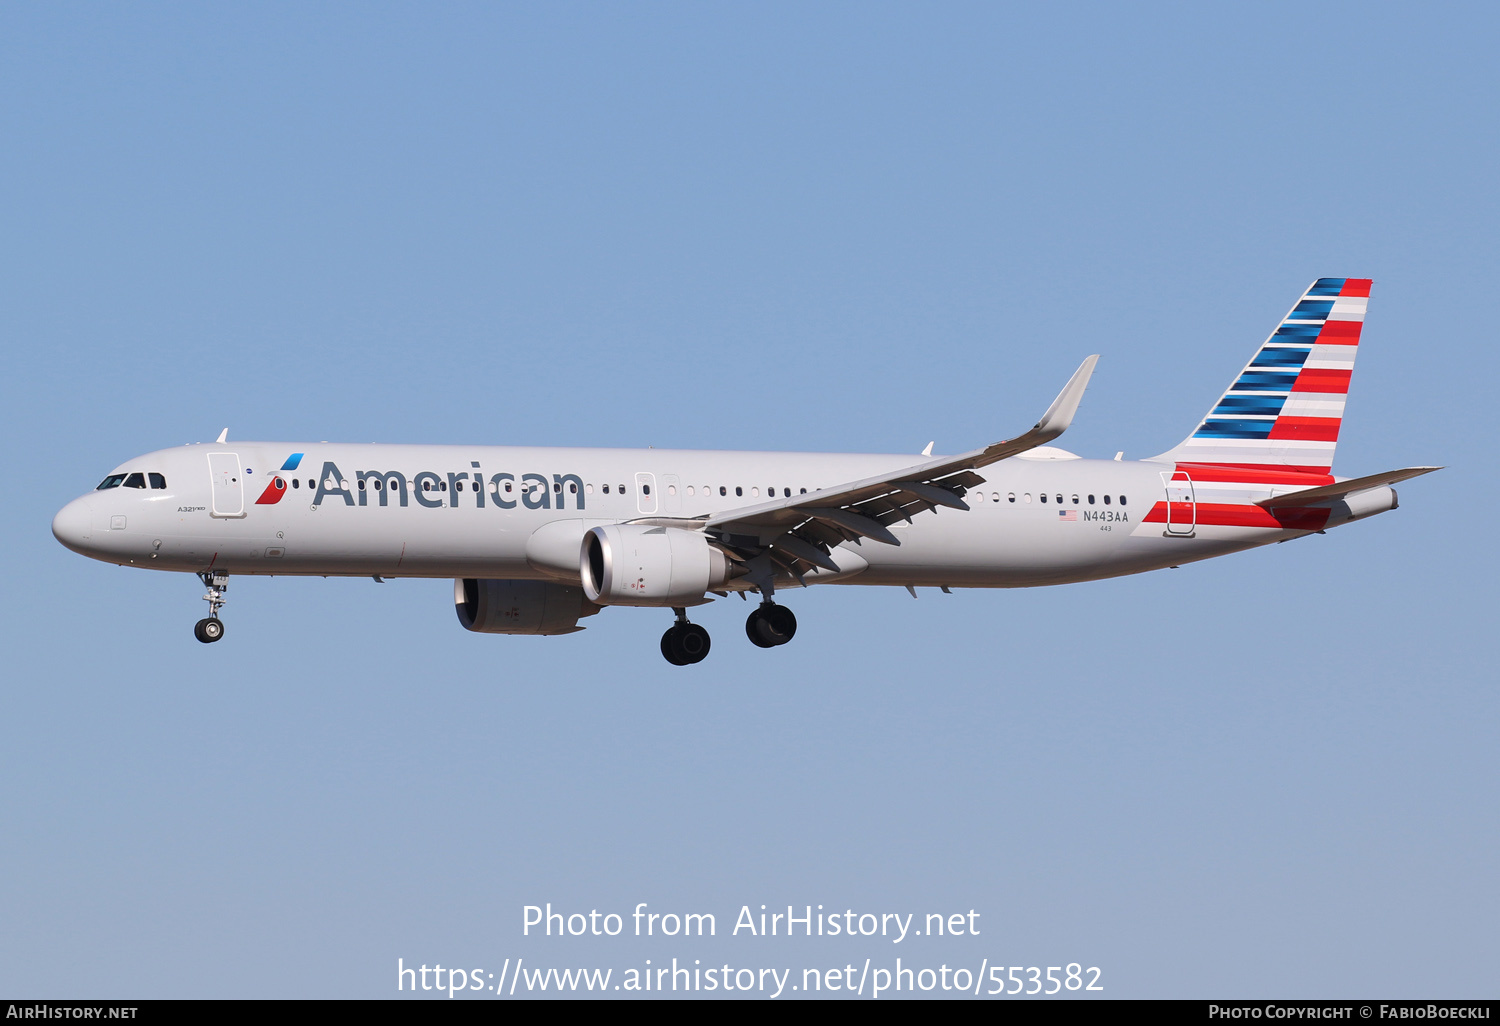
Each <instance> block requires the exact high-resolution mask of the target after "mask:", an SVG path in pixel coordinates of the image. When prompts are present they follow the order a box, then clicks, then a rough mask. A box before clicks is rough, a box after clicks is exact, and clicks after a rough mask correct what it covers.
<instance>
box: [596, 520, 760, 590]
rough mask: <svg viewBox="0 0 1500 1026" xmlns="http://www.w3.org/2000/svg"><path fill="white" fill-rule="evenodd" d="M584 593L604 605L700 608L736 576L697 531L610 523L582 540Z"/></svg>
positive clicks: (729, 564) (724, 560) (726, 561)
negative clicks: (710, 592)
mask: <svg viewBox="0 0 1500 1026" xmlns="http://www.w3.org/2000/svg"><path fill="white" fill-rule="evenodd" d="M580 556H581V559H580V562H581V566H580V568H579V570H580V573H581V574H582V577H583V592H584V595H586V596H587V597H588V600H589V601H590V602H597V603H598V604H599V605H601V606H614V605H618V606H696V605H701V604H702V603H703V602H706V601H708V600H707V598H706V597H705V595H704V593H705V592H707V591H708V590H709V589H710V588H718V587H722V586H723V584H724V582H725V581H727V580H729V579H730V578H731V577H735V576H739V575H738V574H737V573H736V570H737V569H738V566H737V564H734V563H731V562H730V560H729V558H728V557H727V556H725V555H724V553H723V551H722V550H720V549H718V548H716V547H715V546H713V545H710V544H709V542H708V538H707V537H705V536H704V535H703V534H702V533H700V532H698V531H686V530H683V529H682V528H678V527H649V526H646V525H644V524H609V525H607V526H604V527H595V528H594V529H593V530H591V531H589V532H588V533H587V534H585V535H584V536H583V551H582V553H581V554H580Z"/></svg>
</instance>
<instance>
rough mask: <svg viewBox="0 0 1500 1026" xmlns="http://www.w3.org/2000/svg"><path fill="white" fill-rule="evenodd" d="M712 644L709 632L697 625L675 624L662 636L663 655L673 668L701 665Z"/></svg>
mask: <svg viewBox="0 0 1500 1026" xmlns="http://www.w3.org/2000/svg"><path fill="white" fill-rule="evenodd" d="M710 644H711V642H710V640H709V637H708V631H706V630H704V629H703V628H702V627H699V626H698V625H697V624H695V623H685V622H684V623H675V624H673V625H672V626H671V627H669V628H667V632H666V633H665V634H663V635H662V636H661V654H662V656H663V657H664V658H665V659H666V660H667V662H669V663H671V664H672V665H673V666H691V665H692V664H693V663H701V662H702V661H703V659H704V658H705V657H706V656H707V655H708V649H709V646H710Z"/></svg>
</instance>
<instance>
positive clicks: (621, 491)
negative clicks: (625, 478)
mask: <svg viewBox="0 0 1500 1026" xmlns="http://www.w3.org/2000/svg"><path fill="white" fill-rule="evenodd" d="M620 494H621V495H624V494H625V486H624V485H621V486H620Z"/></svg>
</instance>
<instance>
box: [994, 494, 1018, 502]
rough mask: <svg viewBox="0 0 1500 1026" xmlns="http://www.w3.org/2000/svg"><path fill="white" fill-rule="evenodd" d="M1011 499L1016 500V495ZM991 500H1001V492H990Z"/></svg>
mask: <svg viewBox="0 0 1500 1026" xmlns="http://www.w3.org/2000/svg"><path fill="white" fill-rule="evenodd" d="M1011 500H1012V501H1014V500H1015V496H1011ZM990 501H991V502H999V501H1000V493H999V492H990Z"/></svg>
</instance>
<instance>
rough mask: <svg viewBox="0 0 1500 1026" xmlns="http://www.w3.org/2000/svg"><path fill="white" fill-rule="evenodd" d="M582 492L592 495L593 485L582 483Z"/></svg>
mask: <svg viewBox="0 0 1500 1026" xmlns="http://www.w3.org/2000/svg"><path fill="white" fill-rule="evenodd" d="M583 494H585V495H593V494H594V486H593V485H591V484H587V485H584V486H583Z"/></svg>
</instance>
